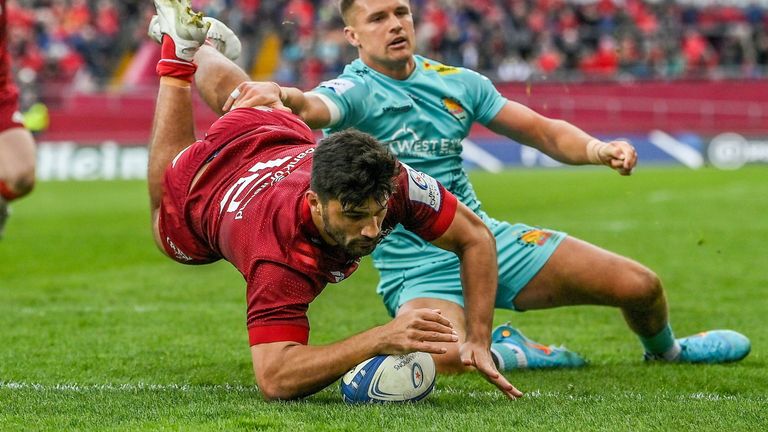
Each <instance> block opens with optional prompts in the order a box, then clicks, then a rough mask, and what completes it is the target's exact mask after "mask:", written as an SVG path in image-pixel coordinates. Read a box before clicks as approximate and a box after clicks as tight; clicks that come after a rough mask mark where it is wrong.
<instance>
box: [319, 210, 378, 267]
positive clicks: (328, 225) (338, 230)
mask: <svg viewBox="0 0 768 432" xmlns="http://www.w3.org/2000/svg"><path fill="white" fill-rule="evenodd" d="M386 215H387V208H386V207H385V206H382V205H381V204H379V203H378V202H377V201H376V200H375V199H373V198H370V199H369V200H368V201H366V202H365V203H364V204H363V205H361V206H358V207H347V208H344V207H342V206H341V203H340V202H339V201H338V200H328V203H327V204H326V205H324V206H323V209H322V216H323V227H322V229H323V230H324V231H325V234H326V235H327V236H328V237H330V238H331V239H332V240H333V242H335V243H336V244H337V245H338V246H339V247H341V248H342V249H344V250H345V252H346V253H347V254H348V255H351V256H365V255H369V254H370V253H371V252H373V250H374V249H375V248H376V245H377V244H379V241H380V240H381V226H382V224H383V223H384V217H385V216H386Z"/></svg>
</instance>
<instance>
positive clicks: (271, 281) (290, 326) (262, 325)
mask: <svg viewBox="0 0 768 432" xmlns="http://www.w3.org/2000/svg"><path fill="white" fill-rule="evenodd" d="M320 291H322V287H318V286H315V284H313V283H312V281H311V280H310V279H309V278H307V277H306V276H304V275H303V274H301V273H299V272H297V271H296V270H293V269H291V268H289V267H286V266H283V265H280V264H277V263H273V262H269V261H260V262H258V263H256V264H254V266H253V269H252V271H251V274H250V277H249V278H248V291H247V300H248V338H249V341H250V344H251V345H258V344H262V343H270V342H283V341H293V342H298V343H301V344H306V343H307V341H308V340H309V320H308V319H307V309H308V308H309V303H310V302H312V300H314V299H315V297H317V295H318V294H319V293H320Z"/></svg>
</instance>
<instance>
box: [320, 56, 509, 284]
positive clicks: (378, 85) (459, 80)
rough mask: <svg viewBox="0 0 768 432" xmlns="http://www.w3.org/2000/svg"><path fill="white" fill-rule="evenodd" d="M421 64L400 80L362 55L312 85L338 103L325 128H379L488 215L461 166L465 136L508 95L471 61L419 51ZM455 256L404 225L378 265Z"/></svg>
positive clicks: (396, 148) (407, 158) (400, 151)
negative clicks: (465, 64)
mask: <svg viewBox="0 0 768 432" xmlns="http://www.w3.org/2000/svg"><path fill="white" fill-rule="evenodd" d="M414 60H415V61H416V68H415V70H414V71H413V73H412V74H411V75H410V76H409V77H408V78H407V79H405V80H396V79H392V78H390V77H387V76H386V75H383V74H381V73H379V72H376V71H375V70H373V69H371V68H369V67H368V66H366V65H365V64H364V63H363V62H362V61H361V60H360V59H357V60H355V61H354V62H352V63H350V64H349V65H347V67H346V68H345V69H344V72H343V73H342V74H341V75H340V76H339V77H338V78H336V79H333V80H330V81H326V82H323V83H321V84H320V85H319V86H318V87H317V88H315V89H314V90H313V91H312V93H313V94H316V95H318V96H320V97H321V99H323V100H324V102H325V103H326V105H328V107H329V109H330V111H331V118H332V120H331V124H332V126H330V127H329V128H327V129H325V130H324V132H325V133H326V134H328V133H331V132H334V131H338V130H343V129H347V128H351V127H353V128H356V129H359V130H361V131H363V132H367V133H369V134H371V135H373V136H375V137H376V138H377V139H378V140H380V141H382V142H383V143H385V144H386V145H387V146H388V147H389V149H390V150H391V151H392V152H393V153H394V154H396V155H397V157H398V159H400V160H401V161H402V162H405V163H406V164H408V165H410V166H411V167H412V168H414V169H417V170H419V171H422V172H424V173H426V174H429V175H430V176H432V177H434V178H436V179H437V180H439V181H440V183H442V184H443V185H444V186H445V187H446V188H447V189H448V190H450V191H451V192H452V193H453V194H454V195H456V196H457V197H458V199H459V200H461V202H463V203H464V204H466V205H467V206H468V207H469V208H470V209H472V210H473V211H474V212H475V213H477V214H479V215H481V216H482V217H483V218H484V219H485V218H486V216H485V214H484V213H483V212H482V210H481V209H480V201H479V200H478V199H477V196H476V195H475V191H474V190H473V189H472V185H471V184H470V183H469V179H468V178H467V173H466V172H465V171H464V168H463V166H462V159H461V151H462V140H464V138H466V136H467V135H468V134H469V130H470V128H471V127H472V123H473V122H479V123H481V124H487V123H488V122H489V121H491V120H492V119H493V118H494V117H495V116H496V114H498V112H499V111H500V110H501V108H502V107H503V106H504V105H505V104H506V102H507V100H506V99H505V98H504V97H502V96H501V95H500V94H499V92H498V91H497V90H496V88H495V87H494V86H493V83H491V81H490V80H489V79H488V78H486V77H484V76H482V75H480V74H479V73H477V72H474V71H472V70H469V69H464V68H457V67H451V66H445V65H443V64H440V63H438V62H436V61H433V60H429V59H427V58H424V57H421V56H414ZM451 256H453V254H452V253H451V252H448V251H444V250H442V249H439V248H437V247H435V246H432V245H431V244H429V243H426V242H424V241H423V240H422V239H420V238H419V237H417V236H416V235H415V234H413V233H411V232H409V231H407V230H405V229H403V228H402V227H401V226H398V228H397V229H396V230H395V231H394V232H392V234H390V235H389V236H388V237H387V238H386V239H385V240H384V241H383V242H382V243H381V245H379V247H377V248H376V250H375V252H374V253H373V259H374V264H375V265H376V267H377V268H379V269H393V268H402V267H414V266H419V265H421V264H423V263H427V262H434V261H437V260H442V259H445V258H449V257H451Z"/></svg>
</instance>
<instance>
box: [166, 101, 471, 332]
mask: <svg viewBox="0 0 768 432" xmlns="http://www.w3.org/2000/svg"><path fill="white" fill-rule="evenodd" d="M314 150H315V145H314V138H313V136H312V134H311V132H310V130H309V129H308V128H307V127H306V126H305V125H304V124H303V123H301V122H300V121H299V120H298V118H296V117H295V116H293V115H292V114H287V113H284V112H278V111H274V112H273V111H265V110H257V109H239V110H235V111H233V112H232V113H230V114H227V115H226V116H224V117H222V118H221V119H220V120H219V121H217V122H216V123H215V124H214V126H213V127H212V128H211V130H210V131H209V133H208V135H207V137H206V139H205V140H203V141H198V142H197V143H195V144H194V145H193V146H191V147H190V148H189V149H187V150H185V151H184V152H182V153H181V154H180V155H179V156H178V157H177V158H176V160H175V161H174V164H173V165H172V166H171V167H169V169H168V171H167V172H166V193H167V192H168V191H169V190H171V192H173V190H185V189H183V188H184V187H185V185H188V184H189V181H190V179H191V176H192V175H191V174H193V173H194V172H197V169H196V167H197V168H199V167H200V166H202V165H203V163H205V161H208V160H210V164H209V166H208V168H207V169H206V171H205V172H204V174H203V175H202V176H201V177H200V179H199V180H198V183H197V184H196V185H195V188H194V190H193V191H192V192H191V193H189V195H188V196H187V197H186V199H185V200H183V202H181V201H178V200H177V201H175V202H174V201H173V199H171V200H166V201H164V203H163V207H164V208H163V209H162V213H169V212H168V210H172V209H168V208H166V207H174V206H175V207H176V208H178V210H179V211H180V214H179V216H183V218H184V222H185V224H186V227H187V228H188V229H189V232H186V233H185V230H184V227H180V226H179V225H176V226H175V227H176V228H177V229H174V228H165V229H161V232H162V234H163V235H164V236H167V238H166V243H167V244H166V249H167V250H168V251H169V252H170V253H171V254H172V255H175V257H176V259H177V260H178V261H180V262H187V263H202V262H211V261H214V260H216V259H219V258H224V259H226V260H227V261H229V262H231V263H232V264H233V265H234V266H235V267H237V269H238V270H239V271H240V272H241V273H242V275H243V277H244V278H245V280H246V282H247V286H248V288H247V301H248V329H249V337H250V343H251V345H255V344H259V343H267V342H277V341H296V342H300V343H306V342H307V340H308V336H309V323H308V320H307V316H306V311H307V308H308V306H309V303H310V302H311V301H312V300H313V299H314V298H315V297H316V296H317V295H318V294H320V292H321V291H322V290H323V288H324V287H325V285H326V284H327V283H328V282H331V283H335V282H340V281H341V280H343V279H345V278H346V277H348V276H349V275H350V274H352V272H354V271H355V270H356V269H357V266H358V263H359V261H360V257H356V256H348V255H346V254H345V253H344V252H343V251H342V250H341V249H339V248H337V247H334V246H330V245H328V244H326V243H325V242H324V241H323V240H322V238H321V236H320V234H319V232H318V230H317V228H316V227H315V225H314V223H313V222H312V218H311V216H310V212H309V206H308V204H307V203H306V201H305V197H304V196H305V192H306V191H307V190H308V189H309V183H310V174H311V170H312V153H313V152H314ZM176 174H179V175H176ZM182 178H183V181H180V182H176V183H175V182H174V181H175V180H177V179H182ZM169 185H170V186H169ZM187 187H188V186H187ZM171 195H173V193H171ZM387 205H388V211H387V215H386V217H385V219H384V222H383V227H382V229H383V232H384V233H385V234H386V233H388V232H389V231H391V230H392V229H393V228H394V227H395V225H397V224H398V223H401V224H403V225H404V226H405V227H406V228H408V229H410V230H411V231H414V232H415V233H417V234H418V235H420V236H422V237H423V238H424V239H426V240H434V239H435V238H437V237H439V236H440V235H442V234H443V233H444V232H445V231H446V229H447V228H448V226H449V225H450V224H451V222H452V221H453V217H454V215H455V213H456V206H457V200H456V198H455V197H454V196H453V195H452V194H451V193H450V192H448V191H447V190H446V189H445V188H443V187H442V185H440V184H439V183H438V182H437V181H436V180H434V179H432V178H431V177H429V176H427V175H425V174H423V173H420V172H417V171H415V170H413V169H411V168H409V167H407V166H405V165H403V166H401V168H400V174H399V176H398V178H397V181H396V189H395V193H393V195H392V197H391V198H390V199H389V201H388V203H387ZM164 218H165V219H171V217H170V216H165V215H161V226H163V225H165V226H168V225H166V224H165V221H163V219H164Z"/></svg>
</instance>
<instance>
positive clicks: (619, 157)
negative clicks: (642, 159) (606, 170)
mask: <svg viewBox="0 0 768 432" xmlns="http://www.w3.org/2000/svg"><path fill="white" fill-rule="evenodd" d="M598 156H599V157H600V161H601V162H602V163H603V164H604V165H608V166H609V167H611V168H612V169H614V170H615V171H617V172H618V173H619V174H621V175H623V176H627V175H630V174H632V169H633V168H634V167H635V165H636V164H637V151H636V150H635V147H634V146H632V144H630V143H629V142H627V141H624V140H615V141H611V142H609V143H607V144H606V145H604V146H602V147H600V150H599V151H598Z"/></svg>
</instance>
